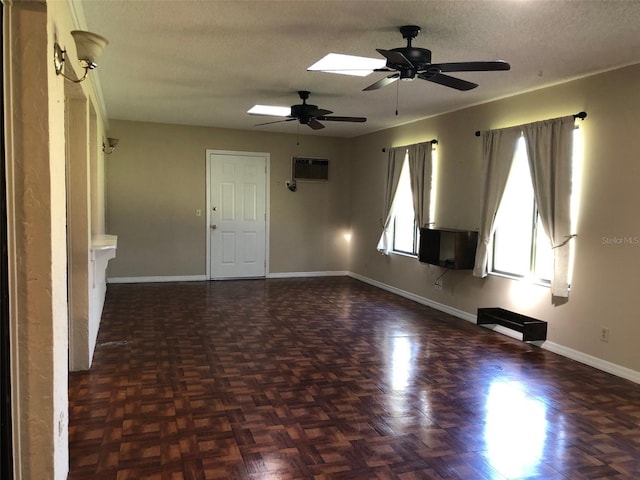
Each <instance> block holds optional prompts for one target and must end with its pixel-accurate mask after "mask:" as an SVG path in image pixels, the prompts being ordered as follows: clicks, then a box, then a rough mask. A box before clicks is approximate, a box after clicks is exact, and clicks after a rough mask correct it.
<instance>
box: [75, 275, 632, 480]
mask: <svg viewBox="0 0 640 480" xmlns="http://www.w3.org/2000/svg"><path fill="white" fill-rule="evenodd" d="M69 416H70V420H69V421H70V425H69V450H70V464H71V467H70V470H71V471H70V474H69V479H70V480H83V479H93V480H99V479H105V480H106V479H118V480H140V479H167V480H169V479H188V480H192V479H193V480H202V479H211V480H213V479H252V480H258V479H263V480H266V479H282V480H289V479H318V480H320V479H402V480H412V479H444V478H447V479H451V478H457V479H506V478H533V479H552V480H554V479H572V480H574V479H596V478H603V479H604V478H606V479H613V478H640V386H639V385H636V384H634V383H632V382H628V381H625V380H622V379H619V378H616V377H614V376H611V375H608V374H606V373H603V372H600V371H597V370H595V369H592V368H590V367H587V366H585V365H582V364H579V363H576V362H573V361H571V360H568V359H566V358H563V357H560V356H557V355H555V354H553V353H550V352H548V351H545V350H542V349H540V348H537V347H534V346H531V345H528V344H525V343H523V342H519V341H517V340H514V339H512V338H509V337H506V336H504V335H501V334H499V333H495V332H491V331H489V330H486V329H483V328H482V327H478V326H476V325H473V324H471V323H469V322H466V321H463V320H459V319H456V318H454V317H451V316H449V315H447V314H444V313H441V312H438V311H435V310H433V309H430V308H428V307H425V306H422V305H419V304H416V303H414V302H411V301H409V300H406V299H404V298H401V297H398V296H395V295H393V294H390V293H388V292H385V291H383V290H379V289H377V288H375V287H372V286H369V285H367V284H364V283H362V282H359V281H357V280H354V279H351V278H347V277H335V278H315V279H270V280H251V281H249V280H247V281H229V282H194V283H172V284H136V285H109V288H108V292H107V299H106V303H105V307H104V314H103V320H102V325H101V327H100V333H99V337H98V345H97V347H96V351H95V356H94V363H93V366H92V368H91V370H90V371H87V372H80V373H73V374H71V376H70V387H69Z"/></svg>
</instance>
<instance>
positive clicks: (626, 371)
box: [349, 273, 640, 383]
mask: <svg viewBox="0 0 640 480" xmlns="http://www.w3.org/2000/svg"><path fill="white" fill-rule="evenodd" d="M349 276H350V277H353V278H355V279H358V280H360V281H362V282H365V283H368V284H370V285H373V286H375V287H378V288H381V289H383V290H387V291H388V292H391V293H395V294H396V295H400V296H401V297H404V298H408V299H409V300H413V301H414V302H417V303H421V304H422V305H427V306H428V307H432V308H435V309H436V310H439V311H441V312H445V313H448V314H450V315H453V316H454V317H457V318H460V319H462V320H467V321H468V322H472V323H477V315H475V314H472V313H469V312H465V311H463V310H459V309H457V308H453V307H450V306H448V305H443V304H441V303H438V302H434V301H433V300H430V299H428V298H425V297H421V296H420V295H416V294H415V293H411V292H407V291H405V290H401V289H399V288H396V287H392V286H390V285H387V284H385V283H381V282H378V281H376V280H373V279H371V278H368V277H364V276H362V275H359V274H357V273H349ZM488 327H489V328H490V329H491V330H494V331H496V332H498V333H501V334H503V335H507V336H509V337H513V338H516V339H518V340H522V334H518V333H517V332H513V331H512V330H510V329H508V328H504V327H502V326H500V325H495V326H488ZM531 343H534V344H535V345H537V346H539V347H540V348H544V349H545V350H549V351H550V352H553V353H557V354H558V355H561V356H563V357H566V358H569V359H571V360H575V361H576V362H580V363H583V364H585V365H588V366H590V367H593V368H595V369H598V370H601V371H603V372H607V373H610V374H612V375H615V376H617V377H621V378H624V379H626V380H631V381H632V382H635V383H640V372H638V371H636V370H631V369H630V368H627V367H623V366H621V365H618V364H615V363H611V362H607V361H606V360H602V359H601V358H598V357H594V356H592V355H587V354H586V353H583V352H580V351H578V350H573V349H572V348H568V347H565V346H563V345H559V344H557V343H554V342H550V341H548V340H546V341H544V342H531Z"/></svg>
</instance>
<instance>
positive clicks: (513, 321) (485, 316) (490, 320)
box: [477, 308, 547, 342]
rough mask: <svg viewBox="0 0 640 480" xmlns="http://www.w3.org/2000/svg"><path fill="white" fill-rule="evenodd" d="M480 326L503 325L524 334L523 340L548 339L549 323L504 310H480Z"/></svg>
mask: <svg viewBox="0 0 640 480" xmlns="http://www.w3.org/2000/svg"><path fill="white" fill-rule="evenodd" d="M477 323H478V325H492V324H497V325H502V326H503V327H506V328H510V329H511V330H515V331H517V332H520V333H522V340H523V341H525V342H534V341H538V340H546V339H547V322H543V321H542V320H537V319H535V318H531V317H527V316H526V315H520V314H519V313H514V312H510V311H509V310H505V309H504V308H479V309H478V318H477Z"/></svg>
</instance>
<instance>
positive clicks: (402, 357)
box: [390, 336, 420, 390]
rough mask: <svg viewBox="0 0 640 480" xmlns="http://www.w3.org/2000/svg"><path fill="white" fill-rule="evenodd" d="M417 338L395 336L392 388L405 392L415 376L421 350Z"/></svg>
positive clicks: (392, 351)
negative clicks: (414, 371) (417, 357)
mask: <svg viewBox="0 0 640 480" xmlns="http://www.w3.org/2000/svg"><path fill="white" fill-rule="evenodd" d="M414 339H415V337H407V336H395V337H393V339H392V346H391V369H390V372H391V386H392V388H393V389H394V390H405V389H406V388H407V387H408V386H409V381H410V379H411V378H412V376H413V370H414V368H415V359H416V356H417V354H418V351H419V349H420V345H419V344H418V342H416V341H415V340H414Z"/></svg>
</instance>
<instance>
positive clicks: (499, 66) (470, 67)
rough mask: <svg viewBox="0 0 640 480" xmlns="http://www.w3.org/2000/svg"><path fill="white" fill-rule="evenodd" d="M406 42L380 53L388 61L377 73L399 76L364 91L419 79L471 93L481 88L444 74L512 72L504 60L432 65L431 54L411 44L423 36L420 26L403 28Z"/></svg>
mask: <svg viewBox="0 0 640 480" xmlns="http://www.w3.org/2000/svg"><path fill="white" fill-rule="evenodd" d="M400 33H401V34H402V38H404V39H406V40H407V46H406V47H399V48H392V49H391V50H382V49H380V48H377V49H376V50H377V51H378V52H379V53H380V54H381V55H382V56H383V57H385V58H386V59H387V65H386V67H385V68H381V69H377V70H375V71H377V72H395V73H392V74H391V75H388V76H386V77H384V78H383V79H381V80H378V81H377V82H375V83H373V84H371V85H369V86H368V87H366V88H365V89H364V91H368V90H377V89H379V88H382V87H385V86H387V85H389V84H391V83H393V82H395V81H396V80H398V79H400V80H413V79H414V78H416V77H418V78H419V79H421V80H426V81H428V82H433V83H438V84H440V85H444V86H445V87H451V88H455V89H456V90H471V89H473V88H476V87H477V86H478V84H476V83H472V82H468V81H466V80H462V79H460V78H456V77H451V76H449V75H445V74H444V73H443V72H447V73H448V72H488V71H496V70H509V69H510V68H511V66H510V65H509V64H508V63H507V62H505V61H502V60H495V61H488V62H453V63H431V50H427V49H426V48H418V47H413V46H411V42H412V41H413V39H415V38H416V37H417V36H418V33H420V27H419V26H417V25H405V26H402V27H400Z"/></svg>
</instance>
